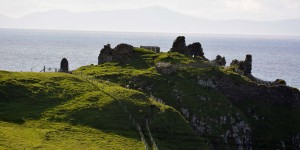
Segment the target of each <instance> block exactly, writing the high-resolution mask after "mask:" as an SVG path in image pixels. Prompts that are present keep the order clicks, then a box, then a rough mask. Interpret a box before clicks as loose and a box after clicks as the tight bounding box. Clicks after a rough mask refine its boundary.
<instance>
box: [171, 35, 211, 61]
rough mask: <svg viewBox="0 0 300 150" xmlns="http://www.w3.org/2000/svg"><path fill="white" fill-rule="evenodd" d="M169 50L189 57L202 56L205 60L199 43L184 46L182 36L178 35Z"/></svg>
mask: <svg viewBox="0 0 300 150" xmlns="http://www.w3.org/2000/svg"><path fill="white" fill-rule="evenodd" d="M170 52H178V53H181V54H184V55H187V56H190V57H202V58H204V59H205V60H207V59H206V58H205V57H204V53H203V48H202V46H201V44H200V43H199V42H196V43H193V44H190V45H188V46H186V43H185V37H184V36H179V37H177V38H176V39H175V41H174V42H173V45H172V48H171V50H170Z"/></svg>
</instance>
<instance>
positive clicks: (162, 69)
mask: <svg viewBox="0 0 300 150" xmlns="http://www.w3.org/2000/svg"><path fill="white" fill-rule="evenodd" d="M155 69H156V71H157V72H158V73H160V74H163V75H170V74H172V73H174V72H175V71H176V70H175V68H174V67H173V66H172V65H171V63H168V62H158V63H156V64H155Z"/></svg>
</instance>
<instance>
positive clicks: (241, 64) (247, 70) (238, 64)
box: [230, 54, 286, 86]
mask: <svg viewBox="0 0 300 150" xmlns="http://www.w3.org/2000/svg"><path fill="white" fill-rule="evenodd" d="M230 66H231V67H232V68H234V71H235V72H237V73H239V74H241V75H244V76H246V77H248V78H249V79H250V80H252V81H254V82H255V83H257V84H260V85H265V86H278V85H283V86H286V82H285V81H284V80H282V79H276V80H275V81H272V82H271V81H264V80H261V79H259V78H256V77H254V76H253V75H252V55H249V54H248V55H246V59H245V60H244V61H238V60H236V59H235V60H233V61H232V62H231V63H230Z"/></svg>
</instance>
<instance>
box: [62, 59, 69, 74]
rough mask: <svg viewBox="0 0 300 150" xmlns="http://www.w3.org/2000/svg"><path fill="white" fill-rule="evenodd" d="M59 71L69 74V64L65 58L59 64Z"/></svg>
mask: <svg viewBox="0 0 300 150" xmlns="http://www.w3.org/2000/svg"><path fill="white" fill-rule="evenodd" d="M60 71H61V72H69V62H68V60H67V59H66V58H63V59H62V60H61V62H60Z"/></svg>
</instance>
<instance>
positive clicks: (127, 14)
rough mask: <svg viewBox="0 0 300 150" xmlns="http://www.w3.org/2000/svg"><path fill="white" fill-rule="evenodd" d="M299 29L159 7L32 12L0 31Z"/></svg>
mask: <svg viewBox="0 0 300 150" xmlns="http://www.w3.org/2000/svg"><path fill="white" fill-rule="evenodd" d="M299 26H300V19H295V20H281V21H248V20H227V21H215V20H208V19H201V18H197V17H192V16H188V15H184V14H181V13H178V12H175V11H171V10H168V9H165V8H162V7H158V6H152V7H146V8H142V9H132V10H114V11H95V12H86V13H72V12H68V11H64V10H53V11H48V12H37V13H32V14H29V15H26V16H24V17H22V18H20V19H13V18H10V17H6V16H3V15H0V28H23V29H58V30H100V31H129V32H130V31H132V32H175V33H180V32H187V33H204V34H247V35H297V36H300V28H299Z"/></svg>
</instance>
